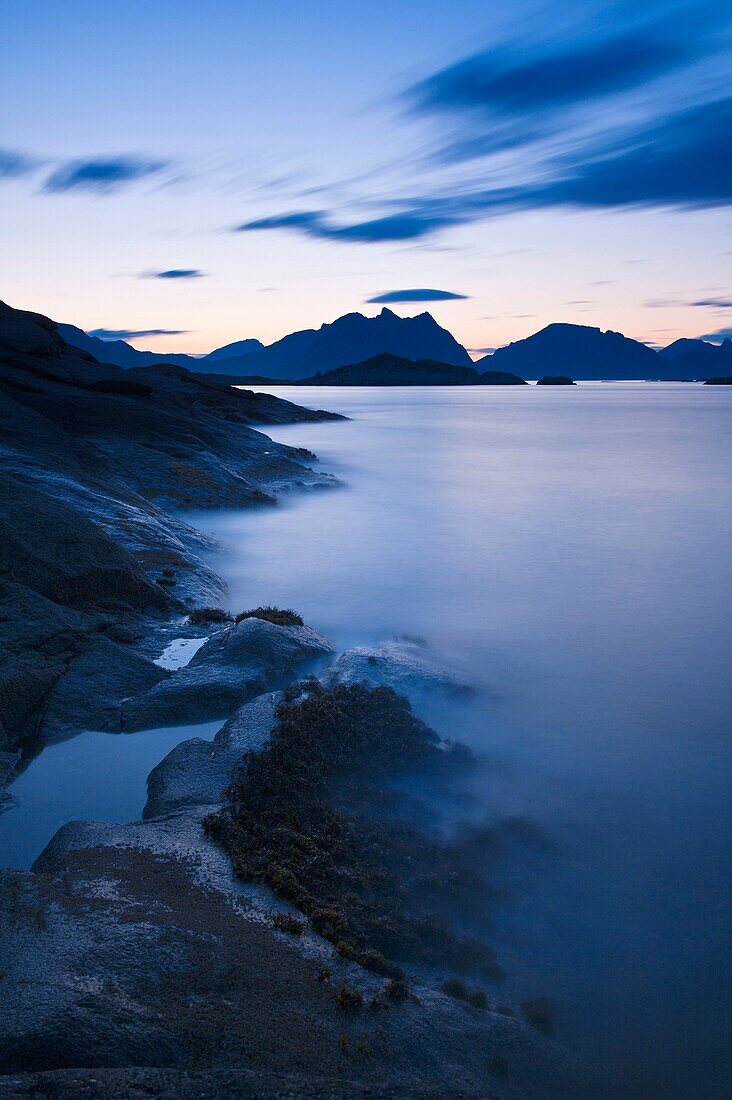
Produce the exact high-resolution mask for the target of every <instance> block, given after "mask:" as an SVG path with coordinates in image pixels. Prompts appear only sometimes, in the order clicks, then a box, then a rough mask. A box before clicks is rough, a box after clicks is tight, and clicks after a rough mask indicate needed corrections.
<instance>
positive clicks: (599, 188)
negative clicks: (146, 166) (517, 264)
mask: <svg viewBox="0 0 732 1100" xmlns="http://www.w3.org/2000/svg"><path fill="white" fill-rule="evenodd" d="M642 8H643V4H640V10H641V11H642ZM656 10H657V9H656ZM728 18H729V17H728V16H727V15H726V14H725V11H724V8H723V7H722V6H721V5H719V4H715V3H714V2H713V0H708V2H705V0H702V2H701V3H700V4H699V5H698V6H697V7H695V8H694V9H693V10H691V9H690V8H684V7H683V6H682V5H681V4H676V5H675V7H674V10H673V12H672V13H670V14H669V13H666V14H665V15H664V19H663V21H652V20H650V19H648V18H646V20H645V22H641V20H642V15H637V14H635V13H634V12H631V9H630V6H629V5H628V6H626V7H625V20H624V25H621V26H620V27H618V19H617V18H616V19H614V20H613V32H612V33H608V32H607V31H604V32H603V31H602V30H597V29H591V30H588V28H587V24H586V23H584V24H583V25H582V26H581V27H576V28H575V30H574V32H572V31H571V30H566V28H563V29H562V35H561V37H560V36H559V34H558V33H554V32H550V33H549V34H547V35H545V36H544V38H543V39H537V38H536V37H534V38H533V39H532V38H530V37H529V36H528V34H527V36H526V37H525V38H523V39H522V40H521V42H520V44H518V45H517V44H516V43H514V42H504V43H498V44H497V45H494V46H492V47H491V48H490V49H487V50H484V51H482V52H479V53H475V54H473V55H471V56H469V57H467V58H464V59H463V60H461V61H458V62H457V63H456V64H454V65H452V66H450V67H448V68H445V69H441V70H440V71H439V72H436V73H434V74H432V75H431V76H428V77H427V78H426V79H424V80H422V81H420V82H418V83H415V84H414V85H412V86H411V87H410V88H408V89H407V91H406V92H405V93H403V95H402V97H401V98H400V100H399V103H400V104H401V106H402V107H403V105H404V104H405V103H406V104H407V107H408V111H407V115H406V120H407V123H408V124H409V123H410V122H411V123H413V122H414V120H415V119H416V118H418V119H419V121H420V123H421V125H422V129H423V130H424V128H425V127H426V128H427V131H428V135H429V133H430V131H431V132H432V133H433V138H432V140H430V139H429V137H428V147H427V151H425V149H424V147H423V149H422V152H421V154H420V153H415V150H414V149H412V150H411V152H407V153H405V154H404V158H403V162H402V168H403V173H402V176H401V177H400V176H399V172H398V171H397V172H395V171H393V168H394V166H393V165H392V166H391V168H390V170H389V171H388V172H386V173H385V174H384V173H382V175H381V176H380V175H379V172H378V170H375V172H374V173H373V174H372V176H371V178H370V179H369V187H370V188H371V193H370V194H361V195H360V196H358V195H355V194H353V193H351V194H349V195H348V199H347V200H345V201H344V191H343V188H336V187H333V188H331V189H329V188H328V187H327V186H324V187H322V188H320V189H319V194H320V195H321V196H322V195H325V196H330V207H329V208H326V209H318V210H304V211H303V210H295V211H292V210H289V211H284V212H280V211H275V212H274V213H271V214H269V215H268V216H265V217H260V218H255V219H252V220H249V221H247V222H245V223H244V224H243V225H241V226H239V227H238V228H239V229H240V230H241V231H252V230H276V229H287V230H291V231H294V232H299V233H301V234H304V235H306V236H309V237H313V238H316V239H320V240H336V241H346V242H352V243H364V244H371V243H383V242H390V241H392V242H407V241H422V240H426V239H428V238H431V237H432V236H434V235H435V234H437V233H439V232H441V231H444V230H446V229H449V228H451V227H455V226H461V225H467V224H470V223H473V222H476V221H479V220H483V219H487V218H495V217H499V216H505V215H508V214H511V213H514V212H518V211H525V210H539V209H547V208H560V207H569V208H579V209H614V208H623V207H628V208H631V207H647V208H663V207H675V208H687V209H696V208H703V207H715V206H716V207H721V206H726V205H729V204H730V202H731V201H732V98H730V97H729V96H727V95H726V94H725V95H723V94H722V92H721V91H720V89H722V88H725V89H726V82H725V80H724V76H723V75H720V74H723V70H724V60H725V57H726V55H725V54H724V50H725V48H727V49H728V48H729V42H728V38H727V35H726V33H725V32H723V31H722V30H721V29H720V28H721V27H722V26H723V25H724V24H725V22H726V21H727V20H728ZM578 20H581V16H578ZM621 23H622V20H621ZM605 25H606V26H607V21H606V24H605ZM715 51H716V52H717V53H718V56H715ZM687 104H688V105H687ZM469 160H470V161H471V162H473V161H477V162H478V163H470V164H468V163H467V162H468V161H469ZM365 178H366V177H364V176H362V177H361V180H362V181H363V180H364V179H365ZM400 178H401V182H400ZM353 182H354V186H358V183H359V181H358V180H354V181H353ZM407 188H408V190H407ZM379 190H380V191H381V194H380V195H379V194H378V191H379ZM364 204H365V205H367V206H370V207H371V208H373V209H375V210H376V211H377V212H378V213H377V214H376V216H371V217H370V218H369V219H368V220H363V219H362V218H361V217H358V218H357V217H354V216H353V214H352V211H353V210H354V209H355V210H358V209H360V208H363V206H364Z"/></svg>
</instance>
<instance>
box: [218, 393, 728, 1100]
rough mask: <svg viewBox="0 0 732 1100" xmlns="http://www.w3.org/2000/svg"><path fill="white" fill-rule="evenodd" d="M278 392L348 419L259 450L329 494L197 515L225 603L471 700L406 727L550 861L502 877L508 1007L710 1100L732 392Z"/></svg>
mask: <svg viewBox="0 0 732 1100" xmlns="http://www.w3.org/2000/svg"><path fill="white" fill-rule="evenodd" d="M273 392H276V393H281V394H282V396H285V397H288V398H290V399H292V398H294V399H295V400H297V401H299V402H301V403H302V404H306V405H311V406H316V407H324V408H329V409H334V410H338V411H341V412H345V413H347V414H348V415H349V416H352V417H353V420H352V421H350V422H348V423H340V424H334V423H324V424H314V425H313V424H309V425H299V426H288V427H282V428H278V429H277V430H276V431H275V432H273V433H272V434H274V435H275V437H276V438H277V439H279V440H281V441H283V442H289V443H293V444H297V445H301V446H307V447H309V448H311V449H312V450H314V451H315V452H316V453H318V454H319V455H320V458H321V462H322V465H323V467H324V468H325V469H327V470H330V471H333V472H335V473H336V474H337V476H338V477H339V478H340V479H341V480H342V482H343V488H342V489H340V490H337V491H334V492H315V493H311V494H308V495H307V496H305V497H304V498H303V497H302V496H296V497H293V498H292V499H291V501H290V502H289V504H288V505H286V506H285V507H282V508H279V509H273V510H261V511H257V512H256V513H252V512H248V513H244V514H234V515H232V514H229V515H225V514H223V515H216V516H213V515H211V514H209V515H206V516H198V517H196V522H197V523H199V524H200V525H202V526H203V527H205V529H206V530H209V531H213V532H215V533H216V534H217V535H218V536H219V537H220V539H221V540H222V541H223V543H224V545H225V549H224V551H223V552H222V554H221V555H220V556H219V558H218V559H217V560H215V561H214V565H215V567H216V568H218V569H219V571H221V572H222V573H223V575H224V576H225V577H226V578H227V580H228V581H229V584H230V605H231V607H232V608H235V609H237V610H239V609H242V608H244V607H250V606H253V605H256V604H259V603H263V602H265V603H269V602H271V603H275V604H278V605H280V606H284V607H294V608H296V609H297V610H299V611H300V613H301V614H302V615H303V616H304V617H305V619H306V621H307V622H309V623H312V624H313V625H315V626H317V627H318V628H319V629H320V630H322V631H323V632H324V633H325V634H327V635H328V636H329V637H330V638H331V639H333V640H334V641H335V642H336V643H337V644H338V645H339V646H345V645H348V644H352V643H354V642H363V641H367V640H371V641H377V640H380V639H382V638H384V637H387V636H389V635H394V634H411V635H420V636H422V637H424V638H425V639H427V641H428V642H429V643H430V645H431V646H432V647H433V648H434V649H436V650H437V651H438V652H442V653H444V654H446V655H447V656H448V657H449V658H450V659H451V660H456V661H458V662H459V663H460V664H461V665H462V666H463V667H465V668H467V669H468V670H469V671H470V672H471V674H472V675H473V676H474V678H475V679H476V680H478V681H480V682H481V683H483V684H484V685H486V686H487V688H488V689H489V691H490V693H491V694H490V696H488V697H486V699H485V702H484V703H483V704H482V705H481V706H479V707H478V708H477V709H476V708H475V707H472V708H470V707H462V708H458V707H457V706H456V707H455V709H454V711H453V714H452V715H451V716H450V717H449V718H447V719H446V717H445V714H444V712H443V711H441V712H440V713H439V714H437V712H435V714H434V715H429V714H428V715H427V717H433V719H434V720H435V724H436V725H437V726H438V728H442V729H443V731H444V732H448V733H451V734H453V735H455V734H456V733H459V734H460V735H462V736H463V737H464V738H465V739H466V740H468V741H469V742H470V743H471V744H473V745H474V746H477V747H480V748H483V749H485V750H487V751H488V752H490V753H491V755H493V756H494V757H495V758H496V762H497V767H496V769H495V770H494V771H493V773H492V778H491V780H490V783H489V784H488V786H487V788H486V789H485V791H484V798H485V806H486V811H487V812H488V813H489V814H491V815H494V816H495V817H496V818H499V817H500V816H501V815H505V814H519V815H522V816H527V817H529V818H530V819H532V820H533V821H535V822H537V823H539V824H540V825H542V826H544V827H545V828H546V829H547V830H548V832H549V834H550V836H551V838H552V839H553V840H554V841H555V843H556V848H555V850H554V851H552V852H545V853H543V854H537V853H533V855H532V856H530V857H529V856H527V857H526V858H518V857H517V859H516V861H515V864H513V865H509V866H507V867H506V868H505V869H504V872H503V874H504V882H503V885H505V886H507V887H509V888H510V890H511V891H512V900H511V902H510V903H509V904H507V905H506V906H504V907H501V908H500V909H499V910H498V911H497V913H496V927H495V928H494V929H493V932H492V941H493V942H494V944H495V946H496V948H497V950H498V953H499V957H500V959H501V961H502V962H503V964H504V966H505V968H506V970H507V972H508V982H507V991H504V995H506V994H507V992H508V993H510V992H515V993H516V994H517V995H520V994H523V995H527V994H547V995H549V996H551V997H552V998H554V999H555V1001H556V1002H557V1004H558V1010H559V1034H560V1037H561V1038H563V1039H565V1040H566V1041H567V1042H569V1043H573V1044H576V1045H577V1046H578V1047H579V1048H580V1049H582V1050H584V1051H585V1052H587V1053H588V1054H590V1055H591V1057H592V1058H593V1059H594V1060H595V1061H596V1062H597V1063H598V1064H599V1065H600V1066H602V1067H603V1069H606V1071H607V1073H608V1080H609V1081H611V1082H612V1085H611V1087H610V1088H609V1090H608V1095H609V1096H610V1095H611V1096H616V1095H617V1096H634V1097H643V1098H644V1100H645V1098H649V1097H656V1096H659V1097H660V1096H663V1097H671V1096H674V1097H676V1096H678V1097H684V1098H689V1097H692V1096H694V1097H715V1098H717V1097H719V1096H721V1095H722V1094H723V1092H724V1088H723V1086H722V1084H721V1082H722V1081H723V1079H724V1078H723V1066H722V1063H723V1060H724V1058H725V1053H724V1038H725V1036H724V1034H723V1025H724V1018H725V1012H726V1004H725V983H724V972H725V951H726V950H727V947H728V943H729V940H728V932H729V925H728V923H727V918H726V916H725V908H724V906H725V901H726V900H727V899H728V898H729V889H728V886H729V879H728V877H727V871H728V868H729V862H728V857H729V854H730V852H729V839H728V838H729V825H730V817H729V811H728V796H729V779H730V753H729V743H730V736H729V735H730V729H731V723H730V716H731V711H732V708H731V707H730V651H731V648H732V615H731V614H730V612H731V611H732V601H731V600H730V594H731V591H732V588H731V582H730V575H729V548H730V535H731V534H732V499H731V497H732V492H731V480H730V458H731V457H732V454H731V451H732V448H731V445H730V429H731V428H732V392H729V391H725V390H721V389H718V388H714V389H712V388H709V387H707V388H704V387H701V386H691V385H683V384H668V385H667V384H611V385H602V384H597V385H594V384H588V385H584V386H580V387H577V388H576V389H574V388H573V389H536V388H533V387H532V388H530V389H529V388H523V387H522V388H511V389H493V388H492V389H486V388H483V389H472V388H471V389H463V388H460V389H458V388H453V389H444V388H434V389H432V388H429V389H376V390H374V389H327V390H326V389H315V390H303V389H298V390H296V391H293V390H292V389H282V390H275V391H273ZM446 727H449V728H446ZM496 995H498V992H497V991H496Z"/></svg>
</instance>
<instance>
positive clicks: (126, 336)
mask: <svg viewBox="0 0 732 1100" xmlns="http://www.w3.org/2000/svg"><path fill="white" fill-rule="evenodd" d="M188 331H189V330H188V329H185V328H93V329H91V330H90V331H89V332H88V333H87V335H88V336H96V337H97V339H99V340H138V339H141V338H142V337H148V336H184V335H185V334H186V333H187V332H188Z"/></svg>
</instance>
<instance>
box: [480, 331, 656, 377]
mask: <svg viewBox="0 0 732 1100" xmlns="http://www.w3.org/2000/svg"><path fill="white" fill-rule="evenodd" d="M489 365H490V367H491V369H498V370H510V371H513V372H514V373H515V374H518V375H521V376H522V377H523V378H542V377H543V376H544V375H546V374H550V375H559V374H563V375H567V376H569V377H570V378H575V379H580V380H585V381H586V380H597V379H603V378H614V379H634V378H638V379H641V378H657V377H658V376H659V366H660V364H659V361H658V358H657V356H656V353H655V352H654V351H652V350H651V349H650V348H647V347H646V346H645V344H640V343H638V342H637V341H636V340H630V339H629V338H628V337H627V336H623V335H622V334H621V333H619V332H602V331H601V330H600V329H599V328H590V327H589V326H587V325H568V324H552V325H547V327H546V328H543V329H541V331H540V332H535V333H534V335H533V336H529V337H527V338H526V339H525V340H517V341H516V343H513V344H508V345H507V346H506V347H503V348H498V349H497V350H496V351H494V352H493V354H492V355H487V356H486V357H485V358H484V359H481V360H479V362H478V363H477V364H476V366H478V367H482V368H484V369H486V368H488V366H489ZM666 369H667V367H666V365H665V364H664V365H663V371H664V372H665V371H666Z"/></svg>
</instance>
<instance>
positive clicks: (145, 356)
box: [58, 324, 264, 371]
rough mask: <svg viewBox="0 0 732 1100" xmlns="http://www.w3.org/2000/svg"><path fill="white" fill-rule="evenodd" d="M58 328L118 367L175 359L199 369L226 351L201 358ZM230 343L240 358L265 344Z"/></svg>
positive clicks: (71, 340) (77, 345)
mask: <svg viewBox="0 0 732 1100" xmlns="http://www.w3.org/2000/svg"><path fill="white" fill-rule="evenodd" d="M58 332H59V334H60V335H61V336H62V337H63V339H64V340H65V341H66V343H67V344H71V345H72V346H73V347H75V348H81V350H82V351H87V352H89V354H90V355H93V356H94V358H95V359H98V360H99V362H100V363H112V364H113V365H114V366H115V367H124V368H125V369H129V368H130V367H153V366H155V365H156V364H158V363H173V364H175V366H177V367H188V369H189V370H193V371H200V370H203V369H205V368H203V367H202V366H201V363H202V362H204V360H208V359H212V358H213V357H215V356H216V355H217V354H218V353H219V352H225V351H226V348H219V349H218V352H216V351H213V352H211V355H205V356H203V357H201V358H199V357H198V356H195V355H184V354H181V353H175V352H163V353H161V352H158V351H138V350H137V348H133V347H132V345H131V344H128V343H127V342H126V341H125V340H100V339H99V337H98V336H90V335H89V334H88V333H87V332H84V330H83V329H80V328H77V327H76V325H63V324H60V325H58ZM228 346H229V347H234V348H239V349H241V350H240V351H239V353H238V354H239V358H240V359H242V360H243V358H244V348H245V347H247V346H251V350H252V351H256V350H258V349H259V348H262V347H264V345H263V344H262V343H261V342H260V341H259V340H240V341H238V343H237V344H229V345H228Z"/></svg>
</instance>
